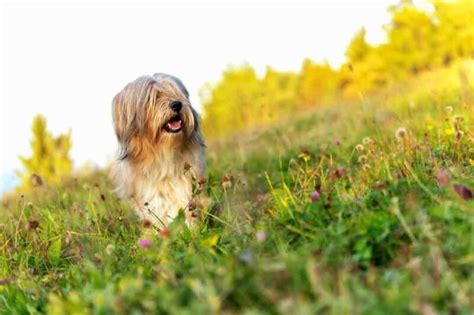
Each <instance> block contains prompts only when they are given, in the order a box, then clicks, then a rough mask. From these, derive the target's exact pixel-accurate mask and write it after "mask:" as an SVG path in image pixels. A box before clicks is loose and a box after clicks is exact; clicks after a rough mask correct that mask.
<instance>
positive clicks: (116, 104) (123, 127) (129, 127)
mask: <svg viewBox="0 0 474 315" xmlns="http://www.w3.org/2000/svg"><path fill="white" fill-rule="evenodd" d="M124 92H125V91H121V92H120V93H119V94H117V95H116V96H115V97H114V99H113V101H112V117H113V121H114V127H115V135H116V136H117V140H118V142H119V144H120V152H119V157H118V158H119V160H125V159H126V158H127V155H128V145H129V144H130V140H131V137H132V135H133V133H134V132H136V130H135V128H134V126H133V124H132V121H133V119H134V117H130V115H129V110H127V105H126V104H125V99H124Z"/></svg>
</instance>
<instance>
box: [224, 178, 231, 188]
mask: <svg viewBox="0 0 474 315" xmlns="http://www.w3.org/2000/svg"><path fill="white" fill-rule="evenodd" d="M231 179H232V178H231V177H230V176H228V175H225V176H224V177H223V178H222V187H223V188H224V189H225V188H230V187H232V181H231Z"/></svg>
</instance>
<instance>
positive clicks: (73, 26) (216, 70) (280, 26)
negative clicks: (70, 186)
mask: <svg viewBox="0 0 474 315" xmlns="http://www.w3.org/2000/svg"><path fill="white" fill-rule="evenodd" d="M397 2H398V1H396V0H395V1H391V0H372V1H368V0H366V1H355V0H354V1H349V0H346V1H335V0H333V1H330V0H328V1H312V2H311V3H309V2H306V3H296V2H295V1H287V2H286V3H285V2H278V3H270V2H269V1H262V2H258V1H243V2H240V3H230V2H225V1H219V2H214V3H212V2H207V3H197V2H192V3H184V2H180V1H174V2H172V3H171V2H169V3H165V2H159V3H150V2H146V3H140V4H139V3H128V4H127V3H121V4H116V3H112V2H102V3H99V4H97V3H84V2H83V3H71V2H69V1H66V2H64V1H63V2H62V3H40V2H39V1H34V2H29V3H21V2H18V1H15V2H10V3H8V2H7V3H5V4H3V5H2V23H1V24H2V25H1V26H0V27H1V34H2V41H1V54H2V55H1V58H2V77H1V82H0V83H1V86H2V89H1V93H2V95H1V102H2V104H1V108H0V123H1V127H0V192H1V191H2V190H5V189H6V188H8V186H11V185H12V183H13V181H14V178H13V177H12V174H13V173H14V171H15V170H21V163H20V160H19V159H18V156H19V155H23V156H28V155H29V154H30V147H29V143H30V141H31V122H32V120H33V117H34V116H35V115H36V114H39V113H41V114H42V115H44V116H45V117H46V118H47V121H48V128H49V129H50V130H51V131H52V132H53V133H54V134H55V135H57V134H59V133H63V132H67V131H68V130H71V132H72V140H73V147H72V151H71V155H72V158H73V160H74V165H75V167H76V168H77V167H80V166H81V165H83V164H84V163H91V164H93V165H98V166H104V165H106V164H107V163H108V162H109V161H111V160H112V159H113V156H114V153H115V150H116V147H117V143H116V139H115V135H114V133H113V128H112V119H111V100H112V98H113V97H114V95H115V94H117V93H118V92H119V91H120V90H121V89H122V88H123V87H124V86H125V85H126V84H127V83H128V82H130V81H132V80H134V79H135V78H137V77H138V76H140V75H144V74H153V73H155V72H165V73H169V74H173V75H175V76H177V77H179V78H181V79H182V81H183V82H184V84H185V85H186V87H187V88H188V90H189V91H190V94H191V102H192V104H193V105H194V107H196V108H197V109H198V111H200V110H201V104H200V99H199V90H200V88H202V86H203V85H204V84H206V83H208V82H210V83H213V82H216V81H217V80H218V79H219V78H220V75H221V74H222V72H223V71H224V70H225V69H226V68H227V67H229V65H240V64H243V63H249V64H251V65H252V66H254V67H255V68H256V69H257V72H258V73H263V71H264V69H265V67H266V66H268V65H270V66H272V67H273V68H275V69H277V70H292V71H298V70H299V69H300V67H301V64H302V61H303V60H304V59H305V58H311V59H313V60H315V61H320V62H322V61H328V62H329V63H330V64H331V65H333V66H338V65H340V64H341V63H342V62H343V61H344V51H345V48H346V46H347V44H348V43H349V41H350V40H351V38H352V37H353V35H354V33H355V32H356V31H357V30H358V29H360V28H361V27H365V28H366V30H367V39H368V41H369V42H372V43H379V42H381V41H383V40H384V33H383V30H382V25H383V24H385V23H387V22H388V21H389V15H388V13H387V8H388V6H390V5H392V4H395V3H397ZM2 186H3V187H2Z"/></svg>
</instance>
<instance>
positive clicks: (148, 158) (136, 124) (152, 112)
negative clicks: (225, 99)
mask: <svg viewBox="0 0 474 315" xmlns="http://www.w3.org/2000/svg"><path fill="white" fill-rule="evenodd" d="M173 101H179V102H181V103H182V109H181V111H179V113H178V115H179V118H180V119H181V129H180V131H177V132H176V131H175V132H173V133H172V132H169V130H168V129H166V128H167V126H170V125H169V124H168V123H169V122H170V121H173V119H174V120H176V119H177V117H176V116H177V113H176V111H173V109H172V108H171V103H172V102H173ZM112 115H113V121H114V126H115V133H116V135H117V139H118V141H119V145H120V150H119V154H118V159H117V161H116V162H115V163H114V165H113V169H112V175H113V178H114V180H115V183H116V187H117V192H118V193H119V195H120V196H121V197H122V198H125V199H128V200H130V201H131V202H132V203H133V206H134V207H135V209H136V211H137V212H138V214H139V216H140V217H141V218H142V219H146V220H149V221H150V222H151V223H153V224H154V225H155V226H157V227H165V226H166V225H168V224H169V223H170V222H171V221H172V219H173V218H175V217H176V216H177V214H178V213H179V210H180V209H183V210H184V211H185V213H186V214H187V215H186V217H187V222H188V223H190V222H191V220H192V216H191V215H190V212H188V211H186V210H187V209H186V206H187V205H188V203H189V201H190V200H191V198H192V180H193V179H197V178H200V177H202V176H203V175H204V172H205V159H204V147H205V145H204V140H203V137H202V135H201V131H200V129H199V117H198V114H197V112H196V111H195V110H194V109H193V108H192V106H191V104H190V102H189V94H188V91H187V90H186V88H185V87H184V85H183V83H182V82H181V81H180V80H179V79H178V78H176V77H173V76H171V75H167V74H163V73H157V74H154V75H153V76H142V77H139V78H138V79H136V80H135V81H133V82H131V83H129V84H128V85H127V86H125V88H124V89H123V90H122V91H121V92H120V93H118V94H117V95H116V96H115V98H114V99H113V103H112Z"/></svg>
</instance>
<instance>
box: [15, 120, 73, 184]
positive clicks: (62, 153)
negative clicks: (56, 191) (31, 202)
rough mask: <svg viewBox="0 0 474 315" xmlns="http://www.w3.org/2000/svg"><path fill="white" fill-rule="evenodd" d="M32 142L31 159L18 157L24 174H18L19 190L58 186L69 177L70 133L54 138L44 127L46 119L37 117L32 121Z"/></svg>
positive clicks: (70, 168)
mask: <svg viewBox="0 0 474 315" xmlns="http://www.w3.org/2000/svg"><path fill="white" fill-rule="evenodd" d="M32 131H33V140H32V141H31V150H32V153H31V157H29V158H25V157H20V160H21V163H22V164H23V167H24V172H18V175H19V177H20V179H21V186H20V189H22V190H25V189H28V188H31V187H32V186H36V185H42V183H43V182H46V183H48V184H58V183H60V182H61V181H62V180H64V179H65V178H67V177H69V176H70V175H71V171H72V160H71V158H70V156H69V151H70V150H71V133H70V132H68V133H66V134H61V135H59V136H58V137H54V136H53V135H52V134H51V133H50V132H49V131H48V130H47V127H46V119H45V118H44V117H43V116H41V115H37V116H36V117H35V118H34V120H33V126H32Z"/></svg>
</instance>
